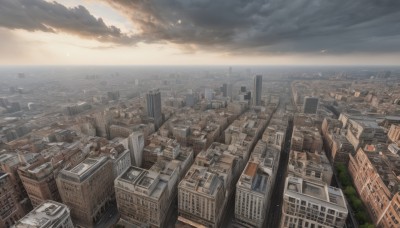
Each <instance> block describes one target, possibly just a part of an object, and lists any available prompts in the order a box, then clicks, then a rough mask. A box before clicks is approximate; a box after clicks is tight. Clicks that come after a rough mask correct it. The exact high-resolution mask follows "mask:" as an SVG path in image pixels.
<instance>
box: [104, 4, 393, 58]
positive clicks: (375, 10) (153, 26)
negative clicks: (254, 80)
mask: <svg viewBox="0 0 400 228" xmlns="http://www.w3.org/2000/svg"><path fill="white" fill-rule="evenodd" d="M103 1H107V2H108V3H109V4H110V5H112V6H114V7H115V8H117V9H118V10H120V11H123V12H124V13H125V14H126V15H128V17H129V18H131V20H132V22H133V23H134V24H136V26H138V28H139V29H140V30H141V31H142V39H143V41H147V42H155V41H169V42H173V43H177V44H184V45H194V46H197V47H198V48H201V49H204V48H206V49H211V50H216V51H228V52H246V53H264V52H268V53H271V54H273V53H288V52H289V53H307V52H315V53H319V52H322V53H348V52H378V53H379V52H398V51H400V39H399V36H400V1H399V0H103ZM191 47H192V46H191Z"/></svg>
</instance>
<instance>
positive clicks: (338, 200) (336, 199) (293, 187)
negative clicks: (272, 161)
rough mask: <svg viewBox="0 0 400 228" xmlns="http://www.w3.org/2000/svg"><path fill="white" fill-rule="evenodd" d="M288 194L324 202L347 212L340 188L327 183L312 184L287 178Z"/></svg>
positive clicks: (295, 178)
mask: <svg viewBox="0 0 400 228" xmlns="http://www.w3.org/2000/svg"><path fill="white" fill-rule="evenodd" d="M286 192H294V193H298V194H301V195H305V196H309V197H312V198H314V199H318V200H320V201H323V202H327V203H331V204H335V205H337V206H339V207H342V208H346V210H347V207H346V205H345V201H344V196H343V193H342V191H341V190H340V189H338V188H334V187H331V186H328V185H327V184H325V183H316V182H310V181H306V180H303V179H302V178H297V177H287V179H286V186H285V194H286Z"/></svg>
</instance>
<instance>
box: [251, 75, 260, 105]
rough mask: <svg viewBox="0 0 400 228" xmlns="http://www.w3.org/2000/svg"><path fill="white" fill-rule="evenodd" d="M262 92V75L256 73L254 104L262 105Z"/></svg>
mask: <svg viewBox="0 0 400 228" xmlns="http://www.w3.org/2000/svg"><path fill="white" fill-rule="evenodd" d="M261 93H262V76H261V75H256V76H255V77H254V97H253V99H254V101H253V105H255V106H259V105H261Z"/></svg>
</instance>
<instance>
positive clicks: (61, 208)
mask: <svg viewBox="0 0 400 228" xmlns="http://www.w3.org/2000/svg"><path fill="white" fill-rule="evenodd" d="M65 210H69V209H68V207H67V206H65V205H64V204H61V203H57V202H54V201H46V202H43V203H42V204H40V205H39V206H38V207H36V208H35V209H33V210H32V211H31V212H29V214H27V215H25V216H24V217H23V218H22V219H20V220H19V221H18V222H17V223H16V224H15V227H16V228H45V227H46V228H47V227H52V225H53V223H54V222H55V221H56V220H58V219H59V218H61V217H62V216H63V215H64V212H65Z"/></svg>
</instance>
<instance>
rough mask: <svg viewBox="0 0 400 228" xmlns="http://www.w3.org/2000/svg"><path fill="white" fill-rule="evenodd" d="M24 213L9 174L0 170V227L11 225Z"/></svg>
mask: <svg viewBox="0 0 400 228" xmlns="http://www.w3.org/2000/svg"><path fill="white" fill-rule="evenodd" d="M24 214H25V213H24V210H22V208H21V205H20V204H19V202H18V200H17V194H16V193H15V189H14V187H13V182H12V181H11V179H10V175H9V174H8V173H4V172H0V227H11V226H12V225H13V224H14V223H15V222H16V221H18V220H19V219H20V218H21V217H22V216H24Z"/></svg>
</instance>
